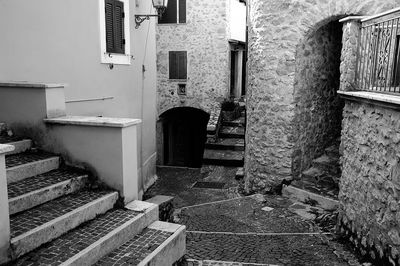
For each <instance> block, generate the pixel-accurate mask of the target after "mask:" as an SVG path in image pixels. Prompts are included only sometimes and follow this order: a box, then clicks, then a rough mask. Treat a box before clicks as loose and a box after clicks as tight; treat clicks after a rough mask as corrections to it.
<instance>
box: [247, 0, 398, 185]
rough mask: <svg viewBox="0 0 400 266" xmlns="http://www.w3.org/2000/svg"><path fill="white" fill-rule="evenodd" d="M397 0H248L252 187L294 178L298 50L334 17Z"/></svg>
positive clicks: (365, 11) (376, 9) (377, 8)
mask: <svg viewBox="0 0 400 266" xmlns="http://www.w3.org/2000/svg"><path fill="white" fill-rule="evenodd" d="M394 7H396V1H395V0H382V1H375V0H367V1H365V0H337V1H333V0H332V1H325V0H314V1H298V0H284V1H274V0H250V1H249V9H250V11H249V17H250V18H249V20H250V21H249V57H248V58H249V59H248V60H249V63H248V84H249V85H248V88H247V132H246V155H245V170H246V173H245V180H246V188H247V190H248V191H258V192H272V191H275V190H279V187H280V186H281V184H282V182H284V180H290V179H292V178H293V171H292V167H293V164H292V162H293V160H292V157H293V152H294V151H295V147H296V142H297V139H298V138H297V137H296V130H295V129H296V123H295V121H296V119H295V118H296V100H295V98H296V94H295V84H296V83H295V82H296V60H297V58H296V51H297V47H298V45H299V43H302V42H303V40H305V38H307V36H309V35H310V34H312V32H314V31H317V30H318V29H319V28H321V26H324V25H325V24H326V23H327V22H329V21H332V19H335V20H337V18H338V17H344V16H347V15H350V14H357V15H367V14H376V13H379V12H382V11H385V10H389V9H391V8H394Z"/></svg>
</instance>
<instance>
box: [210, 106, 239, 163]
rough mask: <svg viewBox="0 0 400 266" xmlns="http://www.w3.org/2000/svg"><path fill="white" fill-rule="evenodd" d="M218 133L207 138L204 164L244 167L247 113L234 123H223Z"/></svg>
mask: <svg viewBox="0 0 400 266" xmlns="http://www.w3.org/2000/svg"><path fill="white" fill-rule="evenodd" d="M221 124H222V125H221V126H220V127H218V129H219V130H218V132H208V134H210V133H211V134H212V133H214V134H216V136H210V135H209V137H208V138H207V142H206V144H205V150H204V155H203V163H204V164H209V165H221V166H235V167H243V164H244V138H245V130H246V128H245V113H244V112H242V114H241V116H240V117H239V118H238V119H236V120H234V121H222V123H221Z"/></svg>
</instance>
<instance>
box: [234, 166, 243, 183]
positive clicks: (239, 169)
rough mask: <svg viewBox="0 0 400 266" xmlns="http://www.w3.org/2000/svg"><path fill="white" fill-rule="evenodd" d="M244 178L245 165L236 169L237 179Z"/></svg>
mask: <svg viewBox="0 0 400 266" xmlns="http://www.w3.org/2000/svg"><path fill="white" fill-rule="evenodd" d="M243 178H244V168H243V167H239V168H238V170H237V171H236V174H235V179H236V180H241V179H243Z"/></svg>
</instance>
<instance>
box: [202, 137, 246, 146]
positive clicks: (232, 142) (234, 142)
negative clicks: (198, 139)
mask: <svg viewBox="0 0 400 266" xmlns="http://www.w3.org/2000/svg"><path fill="white" fill-rule="evenodd" d="M207 144H210V145H211V144H215V145H223V146H244V139H240V138H218V139H217V141H215V142H211V141H208V140H207Z"/></svg>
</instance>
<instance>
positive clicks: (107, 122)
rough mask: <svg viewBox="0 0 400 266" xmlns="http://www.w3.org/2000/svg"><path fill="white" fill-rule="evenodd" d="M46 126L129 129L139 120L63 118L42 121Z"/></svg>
mask: <svg viewBox="0 0 400 266" xmlns="http://www.w3.org/2000/svg"><path fill="white" fill-rule="evenodd" d="M44 121H45V122H46V123H47V124H62V125H79V126H94V127H120V128H124V127H129V126H133V125H138V124H140V123H141V122H142V121H141V120H140V119H131V118H114V117H95V116H64V117H58V118H50V119H44Z"/></svg>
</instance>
